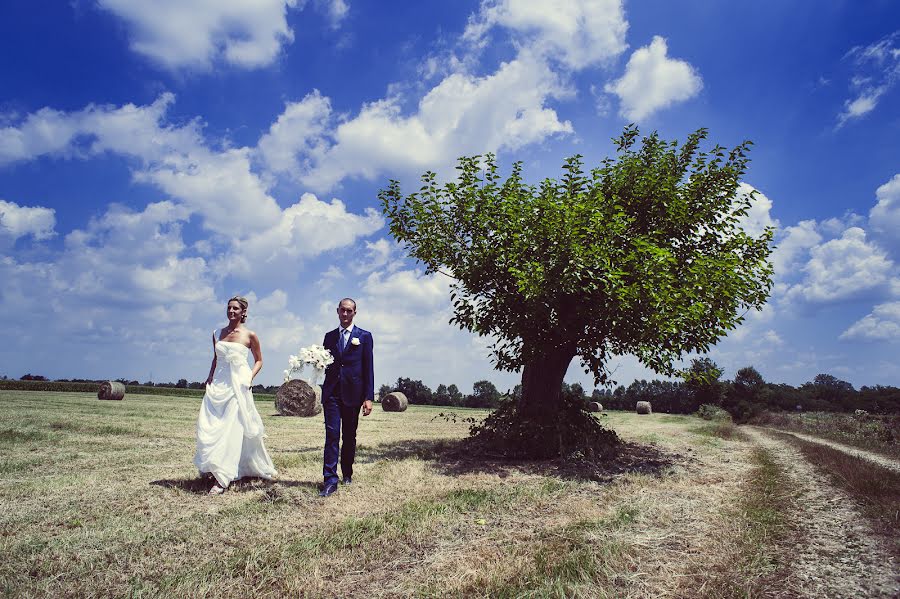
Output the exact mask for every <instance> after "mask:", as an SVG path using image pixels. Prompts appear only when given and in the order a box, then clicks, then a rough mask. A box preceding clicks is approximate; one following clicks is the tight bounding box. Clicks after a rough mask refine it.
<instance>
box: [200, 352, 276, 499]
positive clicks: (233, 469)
mask: <svg viewBox="0 0 900 599" xmlns="http://www.w3.org/2000/svg"><path fill="white" fill-rule="evenodd" d="M248 354H249V348H248V347H246V346H245V345H243V344H241V343H235V342H233V341H217V342H216V371H215V373H214V374H213V381H212V383H210V384H209V385H207V386H206V394H205V395H204V396H203V403H202V405H201V406H200V415H199V416H198V417H197V452H196V454H195V455H194V465H195V466H197V469H198V470H200V472H210V473H212V475H213V476H215V477H216V481H217V482H218V483H219V485H220V486H222V487H226V486H228V484H229V483H230V482H231V481H233V480H236V479H238V478H242V477H244V476H258V477H260V478H267V479H272V478H274V477H275V476H278V472H277V471H276V470H275V465H274V464H273V463H272V458H270V457H269V453H268V452H267V451H266V447H265V445H264V444H263V437H264V436H265V429H264V428H263V423H262V419H261V418H260V417H259V412H257V411H256V406H255V405H254V403H253V392H252V391H251V390H250V377H251V374H252V373H251V371H250V365H249V364H248V363H247V357H248Z"/></svg>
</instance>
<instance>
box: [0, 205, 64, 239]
mask: <svg viewBox="0 0 900 599" xmlns="http://www.w3.org/2000/svg"><path fill="white" fill-rule="evenodd" d="M55 226H56V211H55V210H53V208H44V207H42V206H19V205H18V204H16V203H15V202H7V201H6V200H0V239H4V238H5V239H7V240H11V241H15V240H16V239H19V238H20V237H25V236H26V235H31V236H32V237H33V238H34V239H37V240H42V239H49V238H50V237H53V236H54V235H56V231H55V230H54V227H55Z"/></svg>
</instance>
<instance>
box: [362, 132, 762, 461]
mask: <svg viewBox="0 0 900 599" xmlns="http://www.w3.org/2000/svg"><path fill="white" fill-rule="evenodd" d="M706 136H707V133H706V131H705V130H699V131H697V132H696V133H693V134H692V135H690V136H689V137H688V139H687V141H686V143H685V144H684V145H683V146H680V147H679V146H678V144H677V143H675V142H666V141H664V140H661V139H660V138H659V136H658V135H656V134H655V133H654V134H651V135H650V136H648V137H645V138H644V139H643V140H641V141H640V143H638V138H639V132H638V130H637V128H635V127H632V126H629V127H627V128H626V129H625V131H624V133H623V134H622V136H621V137H619V138H618V139H617V140H615V143H616V147H617V156H616V158H615V159H612V158H610V159H607V160H604V161H603V162H602V163H601V165H600V166H599V167H598V168H595V169H593V170H591V171H590V172H585V170H584V167H583V163H582V161H581V157H580V156H574V157H572V158H570V159H568V160H567V161H566V163H565V165H564V166H563V170H564V174H563V176H562V179H561V180H558V181H557V180H554V179H546V180H544V181H543V182H542V183H541V184H540V185H537V186H535V185H530V184H527V183H525V181H524V180H523V176H522V164H521V163H515V164H514V165H513V167H512V172H511V174H510V176H509V177H508V178H507V179H506V180H505V181H503V180H502V179H501V176H500V173H499V167H498V165H497V163H496V160H495V158H494V156H493V155H491V154H488V155H486V156H484V157H480V156H473V157H464V158H461V159H460V160H459V166H458V171H459V175H458V178H457V180H456V181H455V182H449V183H446V184H445V185H443V186H441V185H439V184H438V183H437V178H436V175H435V174H434V173H431V172H427V173H425V175H424V176H423V177H422V186H421V188H420V190H419V191H418V192H415V193H412V194H409V195H404V194H403V192H402V190H401V187H400V184H399V182H397V181H391V183H390V185H389V186H388V187H387V188H386V189H384V190H382V191H381V192H380V193H379V198H380V200H381V202H382V207H383V211H384V214H385V216H386V217H387V219H388V222H389V224H390V230H391V233H392V234H393V236H394V237H395V238H396V239H397V240H398V241H400V242H401V243H402V244H403V245H404V246H405V248H406V249H407V250H408V251H409V254H410V256H412V257H413V258H415V259H417V260H419V261H421V262H422V263H423V264H424V265H425V267H426V271H427V272H428V273H437V272H440V273H443V274H445V275H447V276H448V277H451V278H452V280H453V283H452V285H451V299H452V302H453V310H454V313H453V317H452V319H451V323H453V324H456V325H458V326H459V327H460V328H463V329H468V330H470V331H473V332H475V333H477V334H479V335H491V336H493V337H494V338H495V339H496V340H497V341H496V342H495V343H494V344H493V345H492V346H491V351H492V356H493V361H494V365H495V366H496V367H497V368H498V369H501V370H509V371H516V370H520V369H521V371H522V395H521V398H520V399H519V400H518V402H517V404H516V405H515V406H514V407H512V408H510V409H511V410H512V411H513V413H512V414H508V415H507V414H502V415H497V423H500V422H501V421H502V422H503V423H505V424H504V425H503V428H504V429H505V430H506V432H498V434H500V435H506V436H507V437H508V438H510V439H512V438H517V439H527V440H528V443H529V444H530V446H534V445H535V444H541V443H545V444H546V443H553V444H555V445H556V446H557V447H556V449H555V451H565V450H566V447H565V446H566V444H567V443H568V440H572V441H577V440H576V439H569V438H571V437H577V436H579V435H578V434H573V433H572V431H573V430H576V429H578V430H581V429H579V427H578V426H577V425H576V424H573V423H572V422H566V423H564V422H563V421H562V420H560V419H559V418H558V417H559V416H560V415H561V414H563V413H565V414H569V413H570V412H569V411H568V410H563V403H564V402H563V400H562V399H561V393H560V392H561V389H562V382H563V377H564V376H565V374H566V370H567V369H568V367H569V364H570V363H571V361H572V360H573V359H574V358H575V357H576V356H577V357H580V358H581V362H582V365H583V366H584V367H585V369H586V371H587V372H590V373H592V374H593V375H594V377H595V380H596V382H597V383H601V382H605V381H606V380H607V379H608V378H609V371H608V370H607V367H606V364H607V360H608V359H609V358H610V357H611V356H613V355H621V354H633V355H635V356H637V357H638V359H639V360H640V361H641V362H642V363H643V364H645V365H646V366H648V367H650V368H652V369H653V370H655V371H657V372H661V373H665V374H669V375H671V374H674V373H675V371H676V366H675V364H676V363H677V360H679V359H680V358H681V357H682V356H683V355H684V354H685V353H687V352H705V351H707V350H708V348H709V347H710V346H711V345H712V344H714V343H715V342H716V341H718V340H719V339H720V338H721V337H722V336H723V335H725V334H726V333H727V331H728V330H730V329H733V328H734V327H735V326H737V325H738V324H739V323H740V322H741V321H742V314H744V313H745V312H746V311H747V310H748V309H750V308H760V307H762V305H763V304H764V303H765V301H766V299H767V297H768V294H769V289H770V286H771V275H772V267H771V265H770V264H769V261H768V257H769V254H770V252H771V248H770V241H771V238H772V231H771V230H767V231H766V232H764V233H763V234H762V235H760V236H759V237H751V236H750V235H748V234H747V233H745V232H744V231H743V230H742V228H741V221H742V219H743V217H744V216H745V215H746V214H747V211H748V210H749V207H750V205H751V201H752V199H751V197H747V196H742V195H740V194H739V193H738V185H739V183H740V179H741V176H742V175H743V174H744V172H745V170H746V166H747V163H748V158H747V150H748V147H749V142H745V143H743V144H741V145H739V146H737V147H735V148H734V149H732V150H731V151H726V150H725V149H724V148H722V147H720V146H716V147H714V148H712V149H711V150H710V151H709V152H704V151H701V149H700V146H701V144H702V143H703V141H704V140H705V138H706ZM590 420H591V422H594V421H593V419H590ZM510 424H511V425H512V428H510V427H509V426H507V425H510ZM487 426H488V427H490V426H492V424H491V423H490V422H488V423H487ZM479 430H480V432H486V430H487V429H485V428H482V429H479ZM498 430H499V429H498ZM527 431H530V432H527ZM474 432H476V433H478V432H479V431H474ZM581 432H584V431H583V430H581ZM596 436H597V438H601V437H603V438H604V442H606V441H608V439H607V436H606V435H601V434H597V435H596ZM557 441H558V443H557ZM500 443H501V444H504V443H505V442H504V441H502V440H501V441H500ZM576 444H577V443H576ZM542 451H543V450H542ZM526 452H527V448H526Z"/></svg>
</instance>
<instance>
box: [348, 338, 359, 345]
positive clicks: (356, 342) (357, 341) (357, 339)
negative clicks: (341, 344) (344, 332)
mask: <svg viewBox="0 0 900 599" xmlns="http://www.w3.org/2000/svg"><path fill="white" fill-rule="evenodd" d="M350 345H359V337H354V338H353V339H351V340H350Z"/></svg>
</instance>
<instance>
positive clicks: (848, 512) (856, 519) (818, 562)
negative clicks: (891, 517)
mask: <svg viewBox="0 0 900 599" xmlns="http://www.w3.org/2000/svg"><path fill="white" fill-rule="evenodd" d="M742 428H743V430H746V431H747V432H748V433H749V434H750V435H751V437H752V438H753V439H754V441H755V442H756V443H758V444H759V445H761V446H762V447H763V448H765V449H766V450H768V451H770V452H771V454H772V456H773V457H774V459H775V460H776V461H777V462H778V463H779V465H780V466H781V467H782V468H783V470H784V472H785V474H786V476H787V477H788V479H789V480H790V481H791V484H792V486H793V488H794V490H795V493H796V495H795V497H796V505H797V506H798V512H797V513H796V514H794V516H793V518H794V521H795V523H796V524H797V526H798V528H799V532H800V534H799V541H798V544H797V546H796V547H794V548H793V550H792V551H791V553H790V555H788V556H787V559H790V560H791V561H792V562H793V569H792V575H791V576H792V578H794V580H793V581H792V582H793V584H792V585H791V586H792V587H794V588H796V589H797V590H798V591H799V592H801V593H802V594H803V596H805V597H815V598H819V597H847V598H851V597H852V598H858V597H900V574H898V564H897V563H896V561H895V560H894V558H893V556H891V555H890V553H888V552H887V551H886V550H885V549H884V548H883V547H882V546H881V544H880V543H879V542H878V540H877V537H875V535H874V533H873V531H872V529H871V527H870V526H869V524H868V522H867V520H866V519H865V517H864V516H863V515H862V514H861V513H860V511H859V509H858V508H857V507H856V504H855V503H854V502H853V500H852V499H851V498H850V497H849V496H847V495H846V494H845V493H844V492H843V491H841V490H839V489H837V488H835V487H834V486H832V485H831V483H830V482H829V481H828V479H827V477H826V476H825V475H824V474H822V473H820V472H818V471H817V470H816V469H815V468H814V467H813V466H812V464H810V463H809V462H807V461H806V459H805V458H804V457H803V455H802V454H801V453H800V451H798V450H797V449H795V448H794V447H791V446H790V444H788V443H785V442H783V441H780V440H778V439H774V438H772V437H770V436H769V435H767V434H765V431H764V430H760V429H756V428H753V427H742Z"/></svg>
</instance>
